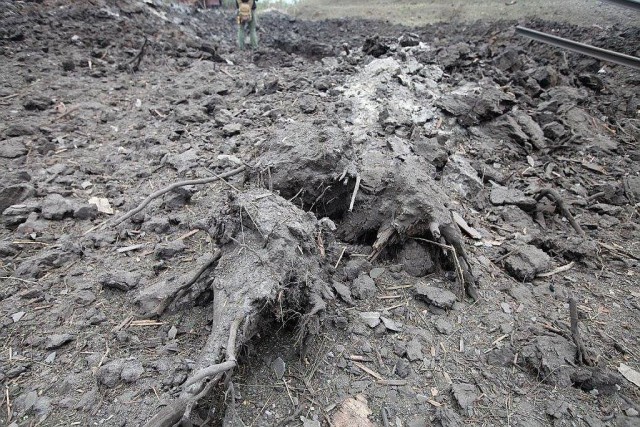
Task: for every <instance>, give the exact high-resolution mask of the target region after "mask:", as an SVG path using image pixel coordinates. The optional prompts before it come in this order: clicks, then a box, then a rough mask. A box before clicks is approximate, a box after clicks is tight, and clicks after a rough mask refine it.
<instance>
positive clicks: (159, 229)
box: [142, 216, 171, 234]
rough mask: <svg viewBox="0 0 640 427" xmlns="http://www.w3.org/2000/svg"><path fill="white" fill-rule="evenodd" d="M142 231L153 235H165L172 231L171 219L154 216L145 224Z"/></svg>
mask: <svg viewBox="0 0 640 427" xmlns="http://www.w3.org/2000/svg"><path fill="white" fill-rule="evenodd" d="M142 229H143V230H144V231H147V232H151V233H156V234H165V233H168V232H169V230H171V224H170V223H169V218H165V217H157V216H154V217H152V218H150V219H149V220H148V221H145V222H144V225H143V226H142Z"/></svg>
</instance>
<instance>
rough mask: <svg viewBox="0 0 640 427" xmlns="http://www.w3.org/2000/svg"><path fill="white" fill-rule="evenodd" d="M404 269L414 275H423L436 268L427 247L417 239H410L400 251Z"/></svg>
mask: <svg viewBox="0 0 640 427" xmlns="http://www.w3.org/2000/svg"><path fill="white" fill-rule="evenodd" d="M398 260H399V262H401V263H402V264H403V267H402V268H403V269H404V271H406V272H407V274H409V275H410V276H413V277H422V276H425V275H427V274H429V273H431V272H432V271H433V270H434V269H435V263H434V262H433V260H432V259H431V254H430V253H429V251H428V250H427V248H426V247H425V246H423V245H421V244H420V243H418V242H416V241H415V240H409V241H408V242H407V243H406V244H405V245H404V246H403V247H402V249H401V250H400V252H399V253H398Z"/></svg>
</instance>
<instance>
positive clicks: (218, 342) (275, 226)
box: [146, 190, 327, 427]
mask: <svg viewBox="0 0 640 427" xmlns="http://www.w3.org/2000/svg"><path fill="white" fill-rule="evenodd" d="M230 197H231V198H232V199H231V200H230V206H229V208H228V210H227V211H226V212H221V213H219V214H218V215H216V216H215V217H214V222H217V226H216V227H213V229H215V230H216V232H217V234H216V235H215V236H214V237H215V238H216V240H217V241H218V243H219V245H220V249H219V252H218V251H216V253H214V255H212V256H211V258H209V259H208V260H207V261H206V262H204V263H203V264H202V266H201V267H200V268H199V269H198V271H197V272H196V273H195V274H194V276H192V278H191V279H190V280H189V281H188V282H186V283H185V284H184V285H182V286H180V287H178V288H176V290H175V292H174V293H173V294H172V295H170V296H169V297H165V299H162V300H161V302H160V304H159V305H158V306H156V307H155V309H153V310H152V312H151V313H147V314H154V315H160V314H162V313H163V312H164V311H165V309H166V308H167V307H169V305H170V304H171V302H172V301H174V300H175V298H181V297H183V296H185V295H186V292H185V290H186V289H188V288H189V287H190V286H191V285H192V284H193V283H195V282H196V281H201V280H203V279H202V278H203V276H213V281H212V283H211V289H212V291H213V308H212V310H213V322H212V329H211V333H210V335H209V337H208V339H207V342H206V344H205V345H204V347H203V349H202V352H201V354H200V357H199V358H198V361H197V363H196V368H195V370H194V372H193V373H192V374H191V376H190V377H189V378H188V379H187V380H186V381H185V382H184V383H183V384H182V390H181V392H180V393H179V396H178V398H177V399H175V400H174V401H173V402H171V403H170V404H169V405H168V406H166V407H165V408H163V409H162V410H161V411H160V412H159V413H158V414H156V415H155V416H154V417H153V418H152V419H151V420H149V421H148V422H147V424H146V426H147V427H161V426H171V425H174V424H175V423H178V422H180V421H181V420H183V419H186V418H188V416H189V414H190V411H191V408H192V407H193V406H194V405H196V404H197V402H198V401H199V400H200V399H202V398H203V397H205V396H207V395H208V394H209V393H210V392H211V390H212V388H213V386H214V385H215V384H216V383H218V382H219V380H220V379H221V378H222V374H224V373H225V372H229V371H231V370H232V369H233V368H235V367H236V365H237V361H236V354H235V349H236V347H238V346H241V345H243V344H245V343H247V342H248V341H249V340H250V339H251V338H252V336H253V335H254V334H255V333H256V332H257V330H258V327H259V324H260V323H261V316H264V313H262V311H263V310H262V309H263V308H264V307H265V306H266V305H268V304H269V302H273V301H275V300H276V298H278V297H279V295H281V294H282V292H283V291H284V290H286V289H287V288H293V287H295V290H296V294H297V295H299V297H298V299H304V300H305V301H308V302H309V305H310V309H309V310H308V311H307V312H306V313H302V315H301V319H300V320H299V321H298V328H299V329H298V331H299V332H298V335H299V337H300V338H299V341H300V342H302V341H303V340H304V336H305V335H306V334H307V333H308V331H309V329H310V328H309V325H310V322H311V320H312V319H314V318H315V316H317V315H318V313H319V312H320V311H321V310H323V309H324V307H325V305H324V301H323V299H322V297H321V296H320V295H321V294H322V293H323V292H325V291H326V287H327V285H326V282H325V281H324V279H323V277H324V276H325V273H324V272H323V266H322V264H321V261H320V260H321V257H320V256H318V255H319V249H318V247H317V245H316V240H315V235H316V232H317V230H318V228H319V223H318V221H317V220H316V219H315V218H314V217H313V216H312V215H308V214H307V213H305V212H304V211H301V210H300V209H298V208H296V207H295V206H294V205H292V204H291V203H290V202H288V201H286V200H285V199H283V198H281V197H279V196H277V195H275V194H273V193H271V192H268V191H266V190H250V191H247V192H245V193H241V194H238V195H232V196H230ZM214 264H215V269H214V270H213V272H212V273H211V274H210V275H209V274H206V273H207V272H209V271H210V270H211V267H212V266H213V265H214ZM240 326H242V327H240ZM225 342H226V343H227V344H226V356H225V360H224V361H222V362H221V361H220V359H221V355H222V354H221V353H222V349H223V347H224V343H225Z"/></svg>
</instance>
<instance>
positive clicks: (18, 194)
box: [0, 184, 35, 215]
mask: <svg viewBox="0 0 640 427" xmlns="http://www.w3.org/2000/svg"><path fill="white" fill-rule="evenodd" d="M34 193H35V189H34V188H33V186H31V185H29V184H15V185H10V186H8V187H2V188H0V213H3V212H4V211H5V210H6V209H7V208H9V206H13V205H17V204H18V203H22V202H23V201H24V200H26V199H27V198H29V197H31V196H33V194H34ZM34 210H35V207H34ZM30 212H33V210H31V211H29V212H28V213H27V215H28V214H29V213H30ZM4 215H16V213H6V212H5V213H4ZM23 215H24V213H23Z"/></svg>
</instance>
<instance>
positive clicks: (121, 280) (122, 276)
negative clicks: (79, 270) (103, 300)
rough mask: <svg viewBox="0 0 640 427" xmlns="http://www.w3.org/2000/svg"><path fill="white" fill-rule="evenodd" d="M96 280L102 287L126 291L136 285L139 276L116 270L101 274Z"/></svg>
mask: <svg viewBox="0 0 640 427" xmlns="http://www.w3.org/2000/svg"><path fill="white" fill-rule="evenodd" d="M98 282H99V283H100V284H101V285H102V287H103V288H111V289H118V290H121V291H125V292H126V291H129V290H131V289H134V288H136V287H137V286H138V283H139V282H140V276H139V275H137V274H134V273H130V272H120V271H116V272H113V273H105V274H103V275H102V276H100V278H99V280H98Z"/></svg>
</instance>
